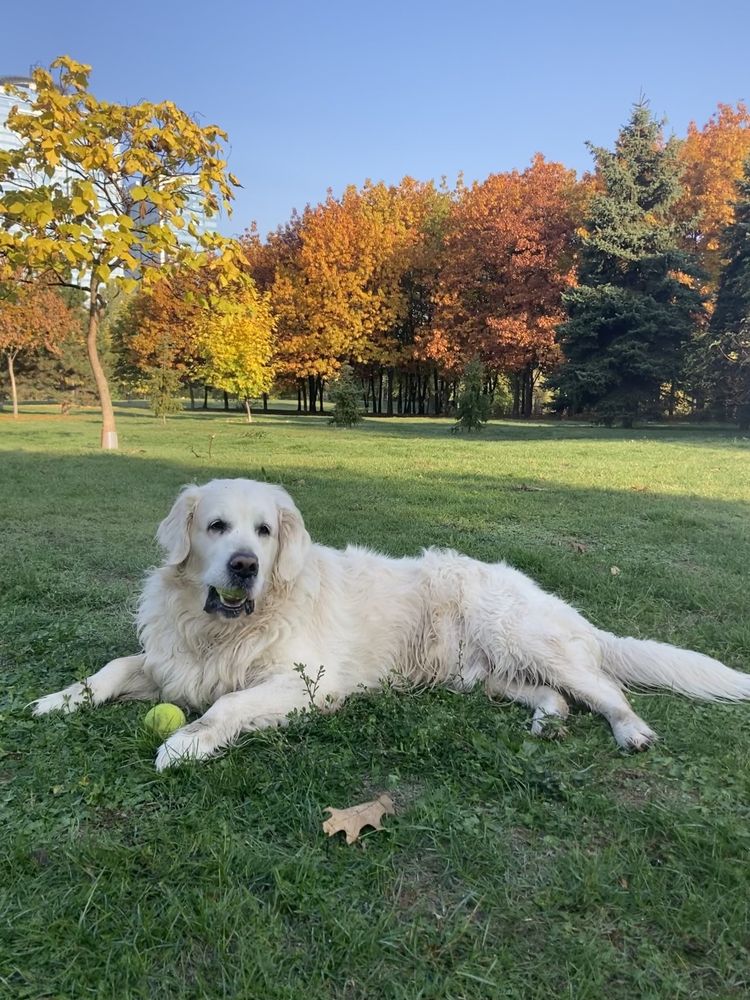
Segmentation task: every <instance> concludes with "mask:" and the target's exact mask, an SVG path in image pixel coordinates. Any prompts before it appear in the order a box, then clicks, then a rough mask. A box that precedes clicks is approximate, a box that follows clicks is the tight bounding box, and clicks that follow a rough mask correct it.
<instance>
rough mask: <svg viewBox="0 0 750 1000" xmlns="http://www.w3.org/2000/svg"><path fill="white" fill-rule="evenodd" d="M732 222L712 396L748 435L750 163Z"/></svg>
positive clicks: (714, 344) (725, 242)
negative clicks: (722, 404)
mask: <svg viewBox="0 0 750 1000" xmlns="http://www.w3.org/2000/svg"><path fill="white" fill-rule="evenodd" d="M737 192H738V198H737V199H736V201H735V203H734V221H733V222H732V224H731V225H730V226H728V227H727V228H726V230H725V232H724V234H723V238H722V248H723V251H724V255H725V258H726V266H725V267H724V270H723V271H722V272H721V277H720V280H719V289H718V294H717V296H716V309H715V310H714V313H713V316H712V317H711V327H710V335H711V341H710V347H709V350H710V368H711V381H712V382H713V387H714V395H715V397H717V398H718V399H719V401H721V402H723V403H724V404H725V408H726V409H727V410H728V411H729V414H728V415H730V416H733V417H734V418H735V419H736V420H737V421H738V423H739V425H740V428H741V429H742V430H748V429H750V159H748V160H747V162H746V164H745V170H744V174H743V177H742V178H741V180H740V181H739V182H738V183H737Z"/></svg>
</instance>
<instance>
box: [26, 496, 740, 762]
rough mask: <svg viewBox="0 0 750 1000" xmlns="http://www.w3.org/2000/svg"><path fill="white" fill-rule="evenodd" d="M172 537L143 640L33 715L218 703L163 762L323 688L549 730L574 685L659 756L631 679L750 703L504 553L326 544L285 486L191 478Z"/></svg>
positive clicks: (146, 613) (683, 655)
mask: <svg viewBox="0 0 750 1000" xmlns="http://www.w3.org/2000/svg"><path fill="white" fill-rule="evenodd" d="M157 538H158V540H159V542H160V543H161V545H162V546H163V547H164V549H165V551H166V560H165V563H164V565H163V566H161V567H160V568H158V569H155V570H153V571H152V572H151V573H150V574H149V576H148V578H147V580H146V583H145V586H144V590H143V595H142V598H141V601H140V607H139V613H138V630H139V636H140V640H141V645H142V649H143V651H142V652H141V653H138V654H137V655H136V656H125V657H122V658H120V659H116V660H112V661H111V662H110V663H108V664H107V665H106V666H105V667H103V668H102V669H101V670H99V671H98V672H97V673H95V674H93V675H92V676H91V677H88V678H87V679H86V680H85V681H84V682H83V683H79V684H73V685H71V686H70V687H68V688H66V689H65V690H63V691H59V692H58V693H56V694H50V695H47V696H46V697H45V698H41V699H39V701H37V702H36V703H35V708H34V712H35V714H36V715H42V714H44V713H46V712H50V711H52V710H54V709H63V710H65V711H73V710H74V709H75V708H76V707H77V706H78V705H80V704H82V703H83V702H90V703H91V704H94V705H99V704H101V703H102V702H105V701H109V700H110V699H113V698H139V699H147V700H157V699H163V700H165V701H172V702H177V703H179V704H181V705H183V706H185V707H188V708H192V709H198V710H201V711H204V714H203V715H202V716H201V717H200V718H199V719H198V721H197V722H193V723H191V724H190V725H187V726H184V727H183V728H182V729H179V730H178V731H177V732H175V733H174V734H173V735H172V736H170V737H169V738H168V739H167V740H166V742H165V743H164V744H163V745H162V746H161V747H160V748H159V751H158V753H157V757H156V766H157V768H158V769H159V770H162V769H163V768H165V767H169V766H170V765H171V764H175V763H177V762H179V761H180V760H182V759H184V758H205V757H210V756H211V755H212V754H214V753H216V751H217V750H219V749H220V748H221V747H225V746H227V745H228V744H229V743H231V742H232V740H234V739H235V737H237V736H238V735H239V734H240V733H242V732H246V731H248V730H252V729H260V728H263V727H265V726H269V725H276V724H279V723H283V722H284V720H285V719H286V717H287V716H288V715H289V713H290V712H292V711H293V710H294V709H305V708H307V707H309V706H310V701H311V697H314V700H315V703H316V704H319V705H320V706H321V707H323V708H329V709H332V708H335V707H336V705H337V704H338V703H340V702H341V701H342V700H343V699H344V698H346V697H347V695H350V694H352V693H353V692H355V691H358V690H361V689H364V688H376V687H378V686H379V685H380V684H381V683H382V681H383V680H384V679H386V678H389V677H396V678H400V679H402V680H403V681H405V682H408V683H410V684H415V685H432V684H443V685H446V686H448V687H451V688H453V689H455V690H467V689H468V688H471V687H473V686H474V685H475V684H478V683H482V684H483V685H484V686H485V689H486V691H487V693H488V694H489V695H492V696H498V697H505V698H510V699H513V700H514V701H518V702H522V703H523V704H525V705H528V706H529V707H531V708H532V709H533V711H534V714H533V720H532V732H534V733H535V734H537V735H539V734H541V733H542V732H543V731H544V726H545V720H548V719H549V718H550V717H556V718H557V719H564V718H565V717H566V715H567V713H568V705H567V700H566V699H567V697H568V696H570V697H571V698H573V699H575V700H577V701H580V702H583V703H584V704H585V705H588V706H589V707H590V708H592V709H594V710H596V711H597V712H601V714H602V715H604V716H605V718H606V719H607V720H608V722H609V724H610V726H611V727H612V731H613V733H614V737H615V739H616V741H617V742H618V744H619V745H620V746H621V747H624V748H626V749H631V750H642V749H645V748H646V747H647V746H648V745H649V744H650V743H651V741H652V740H653V739H654V738H655V734H654V733H653V731H652V730H651V729H650V728H649V727H648V726H647V725H646V723H645V722H644V721H643V720H642V719H640V718H639V717H638V716H637V715H636V714H635V712H634V711H633V710H632V708H631V707H630V705H629V703H628V701H627V700H626V698H625V697H624V695H623V692H622V687H621V686H622V685H623V684H635V685H645V686H651V687H664V688H668V689H669V690H672V691H679V692H682V693H683V694H687V695H691V696H693V697H695V698H703V699H708V700H711V699H725V700H731V701H736V700H740V699H744V698H750V675H749V674H744V673H739V672H738V671H735V670H731V669H730V668H729V667H725V666H724V665H723V664H721V663H719V662H718V661H717V660H713V659H711V658H710V657H708V656H703V655H702V654H701V653H693V652H689V651H687V650H682V649H677V648H676V647H674V646H669V645H666V644H664V643H658V642H651V641H641V640H638V639H620V638H617V637H616V636H614V635H611V634H610V633H608V632H603V631H601V630H599V629H597V628H594V627H593V626H592V625H590V624H589V623H588V622H587V621H586V620H585V619H584V618H583V617H582V616H581V615H580V614H579V613H578V612H577V611H575V610H574V609H573V608H571V607H570V606H569V605H567V604H565V603H564V602H563V601H561V600H559V599H558V598H557V597H554V596H552V595H551V594H547V593H545V592H544V591H543V590H541V589H540V588H539V587H538V586H537V585H536V584H535V583H533V582H532V581H531V580H530V579H529V578H528V577H526V576H524V575H523V574H522V573H519V572H518V571H517V570H514V569H512V568H511V567H510V566H507V565H505V564H504V563H493V564H488V563H483V562H478V561H477V560H475V559H470V558H468V557H467V556H463V555H459V554H458V553H456V552H451V551H441V550H437V549H427V550H426V551H425V552H424V553H423V554H422V555H421V556H419V557H415V558H405V559H391V558H388V557H387V556H382V555H378V554H377V553H375V552H370V551H368V550H367V549H362V548H356V547H350V548H347V549H346V550H345V551H343V552H340V551H337V550H335V549H330V548H326V547H325V546H322V545H314V544H313V543H312V542H311V541H310V536H309V535H308V533H307V531H306V529H305V525H304V523H303V521H302V517H301V515H300V513H299V511H298V510H297V508H296V507H295V505H294V503H293V502H292V500H291V499H290V497H289V496H288V494H287V493H286V492H285V491H284V490H283V489H281V488H280V487H278V486H268V485H266V484H264V483H256V482H251V481H249V480H245V479H217V480H214V481H213V482H210V483H208V484H206V485H205V486H200V487H199V486H192V485H191V486H186V487H184V488H183V490H182V492H181V493H180V495H179V497H178V498H177V500H176V502H175V504H174V506H173V507H172V510H171V511H170V513H169V514H168V516H167V517H166V518H165V520H164V521H162V523H161V524H160V526H159V529H158V532H157ZM300 664H303V665H304V667H305V672H306V676H307V683H305V676H303V673H301V672H300V670H299V665H300ZM295 665H297V666H298V669H297V670H295V669H294V667H295ZM321 667H322V668H323V670H322V671H321V670H320V668H321ZM311 679H313V680H314V681H316V682H317V684H314V683H311ZM313 687H314V688H315V690H314V692H311V688H313Z"/></svg>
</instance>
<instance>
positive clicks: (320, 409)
mask: <svg viewBox="0 0 750 1000" xmlns="http://www.w3.org/2000/svg"><path fill="white" fill-rule="evenodd" d="M317 383H318V399H319V400H320V403H319V405H318V413H322V412H323V376H322V375H318V376H317Z"/></svg>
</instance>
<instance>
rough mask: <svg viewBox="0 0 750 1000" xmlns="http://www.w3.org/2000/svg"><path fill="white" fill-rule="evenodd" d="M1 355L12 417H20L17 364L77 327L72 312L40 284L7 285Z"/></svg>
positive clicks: (0, 309) (53, 346)
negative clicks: (25, 356) (7, 384)
mask: <svg viewBox="0 0 750 1000" xmlns="http://www.w3.org/2000/svg"><path fill="white" fill-rule="evenodd" d="M3 291H4V293H5V297H0V352H2V354H3V355H4V356H5V361H6V364H7V366H8V379H9V382H10V392H11V399H12V401H13V416H14V417H17V416H18V391H17V388H16V377H15V362H16V359H17V358H18V356H19V355H20V354H24V355H31V354H34V353H37V352H39V351H43V350H47V351H49V352H50V353H52V354H56V353H57V350H58V347H57V345H58V344H59V343H60V341H62V340H63V338H64V337H66V336H67V335H68V334H69V333H70V332H71V331H72V330H74V329H75V328H76V326H77V325H78V321H77V320H76V317H75V315H74V314H73V312H72V311H71V310H70V309H69V308H68V306H67V305H66V304H65V303H64V302H63V300H62V299H61V298H60V296H59V295H58V294H57V293H56V292H54V291H53V290H52V289H51V288H47V287H45V286H41V285H37V284H25V285H16V286H15V287H12V286H10V285H7V284H4V286H3V287H2V288H0V294H1V293H2V292H3Z"/></svg>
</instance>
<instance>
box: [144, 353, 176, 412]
mask: <svg viewBox="0 0 750 1000" xmlns="http://www.w3.org/2000/svg"><path fill="white" fill-rule="evenodd" d="M179 391H180V376H179V375H178V374H177V372H175V371H172V369H171V368H161V367H160V368H152V369H151V370H150V371H149V373H148V379H147V381H146V392H147V394H148V398H149V402H150V404H151V409H152V410H153V411H154V416H155V417H161V419H162V422H164V423H166V420H167V417H168V416H169V414H170V413H177V412H179V410H181V409H182V403H181V401H180V400H179V399H178V398H177V397H178V393H179Z"/></svg>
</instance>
